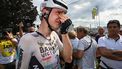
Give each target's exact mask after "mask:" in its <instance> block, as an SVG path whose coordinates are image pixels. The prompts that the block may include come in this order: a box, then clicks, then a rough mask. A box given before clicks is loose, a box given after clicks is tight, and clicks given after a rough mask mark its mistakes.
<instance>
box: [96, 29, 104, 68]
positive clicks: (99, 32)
mask: <svg viewBox="0 0 122 69" xmlns="http://www.w3.org/2000/svg"><path fill="white" fill-rule="evenodd" d="M104 32H105V30H104V28H103V27H99V28H98V34H97V35H96V36H95V40H96V42H97V43H98V39H99V38H100V37H103V36H105V35H104ZM100 57H101V56H100V52H99V50H97V52H96V60H97V66H96V68H97V69H99V64H100Z"/></svg>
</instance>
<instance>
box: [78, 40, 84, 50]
mask: <svg viewBox="0 0 122 69" xmlns="http://www.w3.org/2000/svg"><path fill="white" fill-rule="evenodd" d="M84 46H85V42H84V40H79V42H78V50H84V48H85V47H84Z"/></svg>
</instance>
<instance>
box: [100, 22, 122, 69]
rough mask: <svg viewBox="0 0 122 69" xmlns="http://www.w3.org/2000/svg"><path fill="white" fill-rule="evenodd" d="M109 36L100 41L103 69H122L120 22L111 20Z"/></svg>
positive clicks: (108, 27)
mask: <svg viewBox="0 0 122 69" xmlns="http://www.w3.org/2000/svg"><path fill="white" fill-rule="evenodd" d="M107 29H108V34H107V35H105V36H104V37H101V38H99V40H98V46H99V47H98V49H99V51H100V54H101V58H100V60H101V62H100V67H101V69H122V36H120V35H119V34H118V33H119V30H120V22H119V21H118V20H110V21H109V22H108V23H107Z"/></svg>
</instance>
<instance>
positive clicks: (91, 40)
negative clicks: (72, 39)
mask: <svg viewBox="0 0 122 69" xmlns="http://www.w3.org/2000/svg"><path fill="white" fill-rule="evenodd" d="M92 42H93V41H92V38H91V42H90V45H89V47H87V48H86V49H85V50H84V52H85V51H87V50H88V49H89V48H90V47H91V45H92Z"/></svg>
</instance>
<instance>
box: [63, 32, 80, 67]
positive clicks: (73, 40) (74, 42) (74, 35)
mask: <svg viewBox="0 0 122 69" xmlns="http://www.w3.org/2000/svg"><path fill="white" fill-rule="evenodd" d="M68 36H69V38H70V41H71V44H72V46H73V53H74V52H76V51H77V46H78V41H79V39H78V38H77V33H76V31H74V30H72V31H70V32H68ZM76 62H77V60H76V59H75V58H73V60H72V63H66V64H65V69H72V68H73V67H74V66H76Z"/></svg>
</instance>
